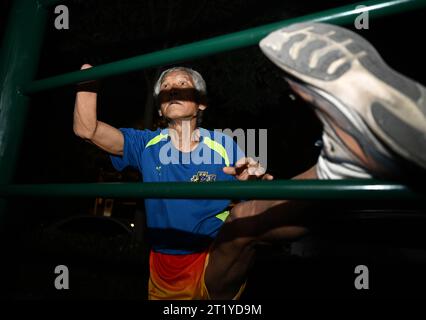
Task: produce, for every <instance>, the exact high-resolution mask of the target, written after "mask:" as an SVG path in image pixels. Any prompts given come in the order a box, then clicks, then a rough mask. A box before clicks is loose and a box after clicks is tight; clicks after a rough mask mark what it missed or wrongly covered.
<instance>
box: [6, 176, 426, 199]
mask: <svg viewBox="0 0 426 320" xmlns="http://www.w3.org/2000/svg"><path fill="white" fill-rule="evenodd" d="M423 192H424V191H423ZM0 196H6V197H22V196H34V197H99V196H101V197H114V198H122V197H124V198H125V197H143V198H175V199H179V198H191V199H200V198H201V199H202V198H215V199H316V200H322V199H361V198H362V199H369V200H374V199H376V200H379V199H382V200H383V199H386V200H392V199H393V200H395V199H397V200H416V199H417V200H418V199H422V198H424V197H425V195H424V193H421V192H418V191H416V190H412V189H410V188H408V187H407V186H403V185H400V184H394V183H388V182H384V181H377V180H361V179H358V180H277V181H245V182H238V183H235V182H223V181H218V182H208V183H192V182H169V183H164V182H163V183H161V182H160V183H153V182H146V183H85V184H38V185H9V186H0Z"/></svg>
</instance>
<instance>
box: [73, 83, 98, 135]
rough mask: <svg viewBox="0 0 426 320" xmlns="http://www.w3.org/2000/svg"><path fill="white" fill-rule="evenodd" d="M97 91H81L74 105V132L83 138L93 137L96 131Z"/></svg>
mask: <svg viewBox="0 0 426 320" xmlns="http://www.w3.org/2000/svg"><path fill="white" fill-rule="evenodd" d="M96 103H97V93H95V92H86V91H80V92H78V93H77V95H76V101H75V107H74V133H75V134H76V135H78V136H79V137H81V138H83V139H89V140H90V139H91V138H92V137H93V135H94V134H95V132H96V127H97V123H98V120H97V115H96Z"/></svg>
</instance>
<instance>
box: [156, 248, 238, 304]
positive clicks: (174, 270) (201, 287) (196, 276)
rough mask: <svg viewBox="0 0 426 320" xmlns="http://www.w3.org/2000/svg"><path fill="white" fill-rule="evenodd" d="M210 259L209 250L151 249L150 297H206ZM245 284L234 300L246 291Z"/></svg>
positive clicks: (186, 298) (168, 298) (175, 298)
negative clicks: (179, 252)
mask: <svg viewBox="0 0 426 320" xmlns="http://www.w3.org/2000/svg"><path fill="white" fill-rule="evenodd" d="M208 262H209V251H208V250H206V251H204V252H197V253H192V254H184V255H172V254H163V253H159V252H154V251H151V254H150V257H149V268H150V277H149V284H148V299H149V300H161V299H167V300H192V299H197V300H207V299H210V296H209V293H208V291H207V288H206V285H205V282H204V274H205V271H206V268H207V265H208ZM244 287H245V284H244V285H243V286H241V289H240V290H239V292H238V293H237V295H236V296H235V298H234V299H238V298H239V297H240V296H241V293H242V292H243V291H244Z"/></svg>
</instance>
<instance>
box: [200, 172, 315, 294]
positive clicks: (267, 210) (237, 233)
mask: <svg viewBox="0 0 426 320" xmlns="http://www.w3.org/2000/svg"><path fill="white" fill-rule="evenodd" d="M294 179H316V174H315V167H313V168H311V169H309V170H308V171H306V172H304V173H302V174H301V175H299V176H297V177H295V178H294ZM308 205H309V203H308V202H302V201H290V200H265V201H261V200H255V201H247V202H243V203H240V204H238V205H236V206H235V207H234V208H233V210H232V211H231V214H230V215H229V216H228V218H227V219H226V221H225V224H224V225H223V227H222V229H221V230H220V232H219V235H218V237H217V239H216V240H215V243H214V245H213V249H212V251H211V253H210V260H209V264H208V266H207V269H206V274H205V283H206V286H207V289H208V290H209V294H210V296H211V298H213V299H232V298H233V297H234V296H235V295H236V293H237V292H238V290H239V288H240V287H241V285H242V284H243V283H244V281H245V280H246V276H247V272H248V270H249V268H250V266H251V265H252V262H253V258H254V254H255V245H256V243H258V242H259V241H272V240H277V239H296V238H298V237H301V236H303V235H304V234H306V233H307V229H306V228H305V227H304V226H303V223H304V222H305V221H306V219H307V215H306V213H305V212H304V209H305V208H306V207H307V206H308Z"/></svg>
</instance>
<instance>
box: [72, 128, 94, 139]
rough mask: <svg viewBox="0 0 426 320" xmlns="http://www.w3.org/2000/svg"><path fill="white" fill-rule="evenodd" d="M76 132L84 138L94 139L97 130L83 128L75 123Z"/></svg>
mask: <svg viewBox="0 0 426 320" xmlns="http://www.w3.org/2000/svg"><path fill="white" fill-rule="evenodd" d="M73 130H74V134H75V135H76V136H77V137H79V138H81V139H84V140H92V139H93V137H94V135H95V130H88V129H86V128H81V127H80V126H76V125H74V127H73Z"/></svg>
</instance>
